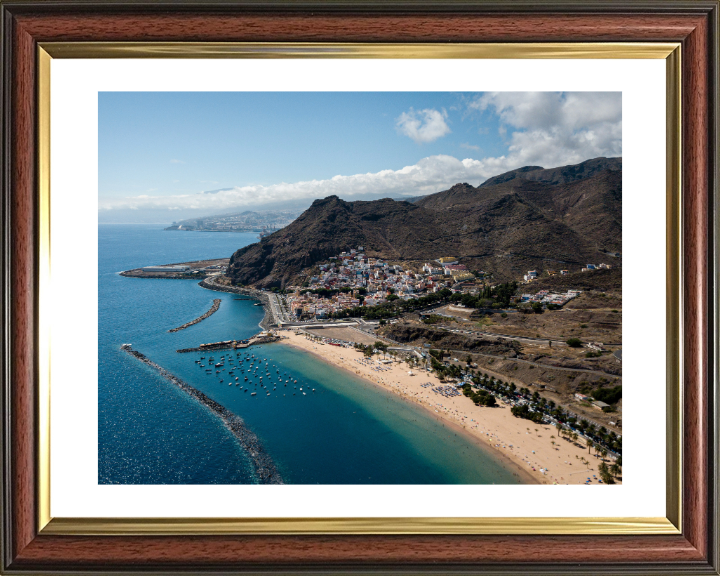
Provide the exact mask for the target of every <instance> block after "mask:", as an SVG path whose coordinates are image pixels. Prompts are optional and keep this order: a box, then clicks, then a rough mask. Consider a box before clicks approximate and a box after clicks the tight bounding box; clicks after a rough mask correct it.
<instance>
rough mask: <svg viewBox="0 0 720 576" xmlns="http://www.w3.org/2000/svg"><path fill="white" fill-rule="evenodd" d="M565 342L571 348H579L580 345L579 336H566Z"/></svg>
mask: <svg viewBox="0 0 720 576" xmlns="http://www.w3.org/2000/svg"><path fill="white" fill-rule="evenodd" d="M565 343H566V344H567V345H568V346H570V347H571V348H581V347H582V341H581V340H580V338H568V339H567V340H566V341H565Z"/></svg>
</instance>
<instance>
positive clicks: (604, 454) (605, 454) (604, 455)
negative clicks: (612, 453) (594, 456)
mask: <svg viewBox="0 0 720 576" xmlns="http://www.w3.org/2000/svg"><path fill="white" fill-rule="evenodd" d="M600 454H601V455H602V458H603V461H604V460H605V458H607V455H608V451H607V449H605V448H603V449H602V451H601V452H600Z"/></svg>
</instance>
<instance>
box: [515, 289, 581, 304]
mask: <svg viewBox="0 0 720 576" xmlns="http://www.w3.org/2000/svg"><path fill="white" fill-rule="evenodd" d="M580 294H582V290H568V291H567V292H565V293H564V294H558V293H556V292H550V291H549V290H540V291H539V292H537V293H536V294H523V295H522V296H520V299H519V301H520V303H524V302H527V303H529V304H532V303H533V302H539V303H541V304H545V305H547V304H554V305H556V306H563V305H565V304H567V303H568V302H569V301H570V300H572V299H573V298H576V297H578V296H579V295H580Z"/></svg>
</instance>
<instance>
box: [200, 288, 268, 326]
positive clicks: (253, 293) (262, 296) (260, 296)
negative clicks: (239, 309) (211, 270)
mask: <svg viewBox="0 0 720 576" xmlns="http://www.w3.org/2000/svg"><path fill="white" fill-rule="evenodd" d="M198 285H199V286H200V287H201V288H205V289H206V290H215V291H216V292H228V293H230V294H242V295H243V296H250V297H251V298H254V299H255V300H258V301H259V302H260V303H261V304H262V307H263V310H264V311H265V316H264V317H263V319H262V320H261V321H260V324H259V326H260V328H262V329H263V330H269V329H270V327H271V326H272V325H274V324H276V323H277V319H276V318H275V316H274V314H273V312H272V306H271V305H270V297H269V296H268V295H267V294H266V293H265V292H263V291H261V290H255V289H254V288H244V287H241V286H227V285H225V284H219V283H218V282H217V276H209V277H208V278H205V279H204V280H203V281H202V282H199V283H198Z"/></svg>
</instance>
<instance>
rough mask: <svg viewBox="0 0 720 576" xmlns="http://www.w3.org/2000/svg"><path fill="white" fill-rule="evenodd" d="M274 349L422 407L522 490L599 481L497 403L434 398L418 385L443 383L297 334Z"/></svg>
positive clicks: (593, 462)
mask: <svg viewBox="0 0 720 576" xmlns="http://www.w3.org/2000/svg"><path fill="white" fill-rule="evenodd" d="M279 343H280V344H286V345H288V346H290V347H292V348H296V349H299V350H303V351H305V352H309V353H310V354H312V355H313V356H315V357H316V358H318V359H319V360H321V361H323V362H325V363H327V364H330V365H332V366H334V367H335V368H339V369H341V370H346V371H348V372H349V373H351V374H354V375H355V376H357V377H360V378H362V379H363V380H364V381H365V382H369V383H372V384H374V385H375V386H379V387H381V388H383V389H384V390H386V391H389V392H392V393H394V394H395V395H397V396H399V397H400V398H402V399H403V400H404V401H407V402H409V403H412V404H414V405H416V406H419V407H422V408H423V409H424V410H426V411H427V412H429V413H430V415H432V416H434V417H435V418H436V419H437V420H439V421H442V423H443V425H445V426H448V427H449V428H451V429H453V430H455V431H457V432H458V433H461V434H463V435H464V436H465V437H466V438H467V439H469V440H470V441H472V442H473V443H475V444H476V445H478V446H479V447H480V448H481V449H483V450H488V451H489V452H490V454H491V455H493V457H496V458H497V459H498V460H499V461H500V462H501V463H503V464H507V465H508V466H509V467H510V469H511V471H513V472H514V473H516V474H517V475H518V476H519V477H520V478H521V479H522V481H523V483H525V484H546V485H547V484H585V483H586V478H588V477H590V478H592V479H593V481H592V483H593V484H595V483H597V478H595V477H594V476H593V475H595V476H599V475H598V472H597V466H598V464H599V459H597V458H595V457H594V456H592V455H589V454H588V452H587V449H586V448H583V447H581V446H579V445H577V444H574V443H571V442H570V441H569V440H567V439H564V438H563V439H559V438H557V439H556V440H557V441H555V440H551V438H555V436H554V434H556V433H557V430H555V429H554V428H553V427H551V426H549V425H547V424H543V425H538V424H534V423H532V422H531V421H529V420H522V419H520V418H516V417H515V416H512V415H511V414H510V409H509V407H508V406H505V405H504V404H503V403H502V402H500V403H499V406H498V407H496V408H485V407H476V406H475V405H474V404H473V403H472V402H471V401H470V400H469V399H468V398H466V397H465V396H463V395H462V394H461V395H459V396H455V397H451V398H448V397H444V396H441V395H440V394H435V393H433V392H432V390H431V388H430V387H423V386H422V384H423V383H428V382H430V383H431V385H432V387H436V386H447V383H441V382H440V381H439V380H438V379H437V377H436V376H435V375H434V374H432V373H430V372H425V371H424V370H417V371H414V370H413V371H414V372H415V374H414V375H413V376H410V375H409V374H408V370H409V369H408V367H407V365H406V364H405V363H404V362H397V361H393V362H392V363H391V364H381V363H379V362H377V361H376V360H374V359H373V360H371V361H368V360H367V359H365V358H364V357H363V354H362V353H361V352H359V351H357V350H355V349H353V348H345V347H336V346H330V345H325V346H324V348H323V349H322V350H321V349H320V346H321V344H318V343H317V342H313V341H311V340H309V339H306V337H305V335H304V334H301V333H298V332H294V331H286V332H285V333H284V334H283V339H282V340H281V341H280V342H279ZM379 370H382V371H379ZM381 375H382V376H381ZM391 379H392V381H391ZM581 455H583V457H584V458H586V459H587V460H588V461H589V463H588V464H587V465H585V464H583V463H582V462H581V461H580V457H581ZM585 466H588V467H585Z"/></svg>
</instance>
